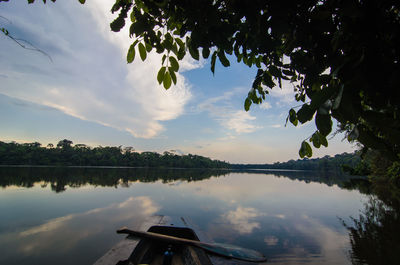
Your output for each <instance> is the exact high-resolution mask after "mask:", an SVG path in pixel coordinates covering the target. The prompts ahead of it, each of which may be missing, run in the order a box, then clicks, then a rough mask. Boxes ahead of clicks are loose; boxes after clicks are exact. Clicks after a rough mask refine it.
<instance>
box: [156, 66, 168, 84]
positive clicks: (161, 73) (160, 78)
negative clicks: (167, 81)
mask: <svg viewBox="0 0 400 265" xmlns="http://www.w3.org/2000/svg"><path fill="white" fill-rule="evenodd" d="M165 70H166V68H165V66H163V67H161V68H160V70H159V71H158V74H157V81H158V83H159V84H160V85H161V83H162V82H163V80H164V75H165Z"/></svg>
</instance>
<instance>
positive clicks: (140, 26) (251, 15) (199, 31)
mask: <svg viewBox="0 0 400 265" xmlns="http://www.w3.org/2000/svg"><path fill="white" fill-rule="evenodd" d="M399 7H400V3H399V2H398V1H394V0H368V1H366V0H364V1H363V0H360V1H356V0H328V1H319V0H307V1H303V0H301V1H300V0H297V1H293V0H270V1H262V0H254V1H251V3H248V2H246V1H241V0H230V1H223V0H221V1H214V0H204V1H196V0H192V1H182V0H171V1H166V0H135V1H132V0H116V1H115V4H114V6H113V7H112V12H119V15H118V17H117V18H116V19H115V20H114V21H113V22H112V23H111V29H112V30H113V31H119V30H120V29H121V28H122V27H124V26H125V24H126V20H127V18H128V16H129V21H130V26H129V34H130V36H131V37H132V38H133V43H132V45H131V47H130V48H129V51H128V56H127V59H128V62H132V61H133V59H134V54H135V49H136V50H138V51H139V53H140V57H141V59H142V60H145V59H146V54H147V53H148V52H150V51H151V50H155V51H156V52H157V53H159V54H163V57H162V62H161V68H160V70H159V72H158V75H157V80H158V82H159V83H160V84H163V85H164V87H165V88H166V89H168V88H169V87H170V86H171V80H172V82H173V83H176V75H175V73H176V72H177V71H178V70H179V61H180V60H182V59H183V58H184V57H185V56H190V57H192V58H194V59H196V60H199V58H200V57H203V58H209V57H211V71H212V72H213V73H214V72H215V65H216V63H217V61H219V62H220V63H221V64H222V65H223V66H225V67H228V66H230V61H229V60H230V59H232V58H236V60H237V61H238V62H241V63H243V64H245V65H248V66H249V67H255V68H257V74H256V76H255V79H254V81H253V84H252V88H251V89H250V91H249V93H248V96H247V98H246V99H245V101H244V108H245V109H246V110H249V108H250V106H251V104H253V103H255V104H260V103H261V102H262V101H264V100H265V99H266V96H267V94H268V93H269V91H270V89H273V88H274V89H276V88H275V87H276V86H277V85H278V86H282V82H283V81H288V82H292V83H293V85H294V91H295V98H296V100H297V101H299V102H300V103H301V105H300V106H299V107H298V108H293V109H291V110H290V111H289V115H288V120H289V121H290V122H291V123H292V124H293V125H295V126H297V125H298V124H303V123H306V122H309V121H312V120H314V121H315V124H316V132H315V133H314V134H313V135H312V136H311V137H310V138H309V139H307V140H308V141H307V140H306V141H304V142H303V143H302V144H301V148H300V151H299V154H300V156H301V157H304V156H311V155H312V149H311V146H310V144H309V143H308V142H310V143H312V145H313V146H314V147H315V148H319V147H320V146H321V145H323V146H327V144H328V142H327V139H326V137H327V135H328V134H330V133H331V131H332V119H336V120H337V121H338V123H339V124H340V126H341V129H342V130H344V131H346V132H347V136H348V140H350V141H353V140H357V141H358V142H360V143H362V144H363V145H364V146H366V147H369V148H372V149H375V150H379V151H380V152H381V154H382V155H383V156H385V157H387V158H388V159H389V160H391V161H396V160H399V159H400V158H399V153H400V149H399V148H400V120H399V114H400V113H399V100H400V89H399V88H400V68H399V59H400V58H399V57H400V15H399V10H400V9H399Z"/></svg>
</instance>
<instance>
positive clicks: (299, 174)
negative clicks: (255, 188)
mask: <svg viewBox="0 0 400 265" xmlns="http://www.w3.org/2000/svg"><path fill="white" fill-rule="evenodd" d="M236 171H238V172H246V173H253V174H269V175H271V174H272V175H274V176H275V177H278V178H280V177H284V178H289V179H291V180H298V181H303V182H305V183H320V184H326V185H328V186H333V185H337V186H338V187H341V188H346V189H349V187H347V186H346V185H347V183H349V181H354V182H357V181H366V180H364V179H362V178H360V177H358V176H349V175H346V174H343V173H341V172H324V171H312V170H274V169H272V170H262V169H261V170H260V169H259V170H250V169H246V170H236ZM353 188H354V187H351V189H353Z"/></svg>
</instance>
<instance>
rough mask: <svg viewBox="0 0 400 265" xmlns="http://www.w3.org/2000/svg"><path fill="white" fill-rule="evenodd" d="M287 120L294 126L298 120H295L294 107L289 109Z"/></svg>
mask: <svg viewBox="0 0 400 265" xmlns="http://www.w3.org/2000/svg"><path fill="white" fill-rule="evenodd" d="M289 120H290V122H291V123H292V124H293V125H294V126H297V124H298V120H297V115H296V111H295V110H294V109H290V111H289Z"/></svg>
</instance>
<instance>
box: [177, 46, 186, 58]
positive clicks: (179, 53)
mask: <svg viewBox="0 0 400 265" xmlns="http://www.w3.org/2000/svg"><path fill="white" fill-rule="evenodd" d="M185 54H186V51H185V48H180V49H179V50H178V54H177V57H178V60H182V59H183V57H185Z"/></svg>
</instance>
